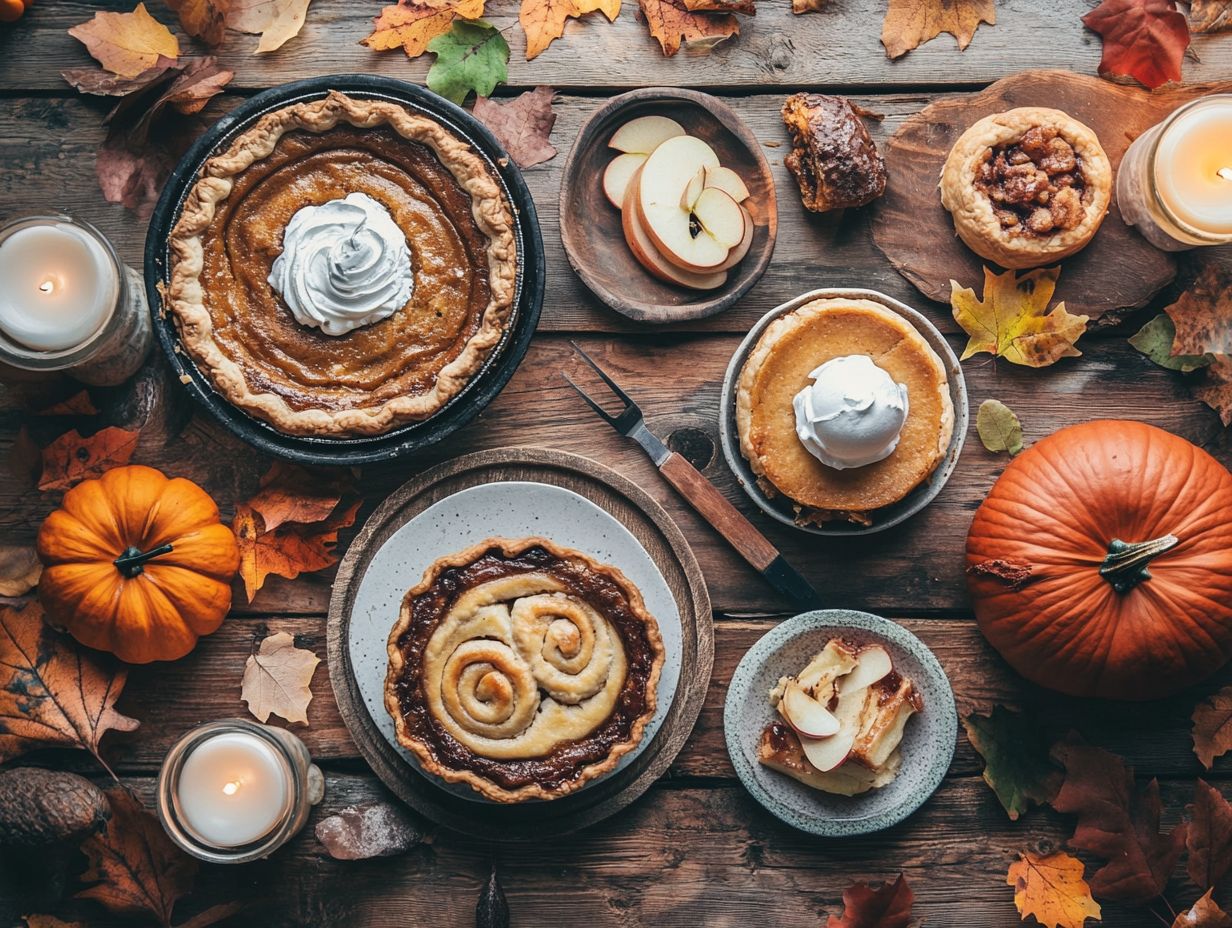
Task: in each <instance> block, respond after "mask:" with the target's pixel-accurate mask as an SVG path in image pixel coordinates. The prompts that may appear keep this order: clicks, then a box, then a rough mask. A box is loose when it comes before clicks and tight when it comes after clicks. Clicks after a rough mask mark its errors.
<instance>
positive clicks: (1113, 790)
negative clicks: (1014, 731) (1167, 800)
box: [1052, 734, 1186, 902]
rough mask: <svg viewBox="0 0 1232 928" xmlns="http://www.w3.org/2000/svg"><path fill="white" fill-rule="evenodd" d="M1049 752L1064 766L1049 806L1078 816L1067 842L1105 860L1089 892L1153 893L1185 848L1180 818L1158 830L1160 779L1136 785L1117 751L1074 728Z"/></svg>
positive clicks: (1135, 897)
mask: <svg viewBox="0 0 1232 928" xmlns="http://www.w3.org/2000/svg"><path fill="white" fill-rule="evenodd" d="M1052 756H1053V758H1054V759H1055V760H1057V761H1058V762H1059V763H1060V764H1062V765H1063V766H1064V767H1065V780H1064V782H1063V783H1062V784H1061V789H1060V792H1058V793H1057V795H1056V798H1054V799H1053V800H1052V807H1053V808H1054V809H1056V810H1057V811H1058V812H1064V813H1068V814H1072V815H1077V816H1078V826H1077V828H1076V829H1075V831H1074V836H1073V837H1072V838H1070V840H1069V843H1070V846H1071V847H1075V848H1077V849H1078V850H1082V851H1087V852H1089V853H1091V854H1094V855H1096V856H1097V857H1101V858H1103V859H1104V860H1106V861H1107V863H1106V864H1105V865H1104V866H1103V867H1102V868H1101V869H1099V870H1098V871H1096V872H1095V873H1094V874H1092V876H1091V880H1090V883H1091V890H1092V892H1094V893H1095V895H1096V896H1098V897H1100V898H1101V899H1104V898H1107V899H1111V900H1115V901H1118V902H1146V901H1147V900H1150V899H1153V898H1155V897H1156V896H1158V895H1159V894H1160V893H1161V892H1163V889H1164V887H1165V886H1166V885H1167V883H1168V877H1169V876H1170V875H1171V873H1172V870H1173V868H1174V867H1175V866H1176V862H1177V860H1179V859H1180V856H1181V852H1182V851H1183V850H1184V849H1185V832H1186V828H1185V826H1184V825H1183V824H1182V825H1178V826H1177V827H1176V828H1174V829H1172V831H1171V832H1169V833H1168V834H1161V833H1160V830H1159V819H1160V802H1159V781H1158V780H1151V782H1150V783H1148V784H1147V785H1146V786H1145V787H1144V788H1142V789H1141V790H1139V789H1137V788H1136V784H1135V783H1134V772H1133V770H1132V769H1131V768H1129V767H1127V766H1126V765H1125V762H1124V761H1123V760H1122V759H1121V758H1120V757H1117V756H1116V755H1115V754H1110V753H1109V752H1108V751H1105V750H1103V749H1102V748H1096V747H1091V746H1090V745H1088V744H1087V743H1086V742H1084V741H1083V740H1082V739H1081V738H1079V737H1078V736H1077V735H1074V734H1071V735H1069V736H1068V737H1067V738H1066V739H1065V740H1063V741H1060V742H1058V743H1057V744H1056V745H1054V747H1053V749H1052Z"/></svg>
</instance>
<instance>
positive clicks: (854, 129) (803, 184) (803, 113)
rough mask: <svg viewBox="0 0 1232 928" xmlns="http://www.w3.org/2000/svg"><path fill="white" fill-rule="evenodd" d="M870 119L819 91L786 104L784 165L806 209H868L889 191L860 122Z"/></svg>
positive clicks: (792, 98)
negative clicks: (787, 139)
mask: <svg viewBox="0 0 1232 928" xmlns="http://www.w3.org/2000/svg"><path fill="white" fill-rule="evenodd" d="M797 12H799V11H797ZM868 115H871V114H869V113H868V112H867V111H866V110H863V109H860V108H858V107H856V106H853V105H852V103H851V101H849V100H846V99H844V98H843V97H831V96H827V95H825V94H820V93H797V94H792V95H791V96H790V97H788V98H787V101H786V102H785V103H784V104H783V122H784V123H785V124H786V126H787V128H788V130H789V131H790V132H791V138H792V148H791V152H790V153H789V154H788V155H787V157H786V158H785V159H784V162H783V163H784V164H786V165H787V167H788V169H789V170H790V171H791V173H792V174H794V175H795V176H796V183H797V184H799V186H800V198H801V199H802V200H803V201H804V206H805V208H806V209H810V210H812V211H813V212H815V213H822V212H825V211H827V210H831V209H843V208H844V207H849V206H864V205H865V204H866V203H871V202H872V201H873V200H875V199H877V197H879V196H881V194H882V193H884V192H885V186H886V166H885V161H884V160H882V157H881V154H880V153H879V152H878V151H877V146H876V145H875V144H874V143H873V139H872V136H870V135H869V134H868V129H867V128H866V127H865V125H864V122H863V121H862V120H861V119H860V117H861V116H868Z"/></svg>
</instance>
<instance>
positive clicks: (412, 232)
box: [165, 91, 517, 437]
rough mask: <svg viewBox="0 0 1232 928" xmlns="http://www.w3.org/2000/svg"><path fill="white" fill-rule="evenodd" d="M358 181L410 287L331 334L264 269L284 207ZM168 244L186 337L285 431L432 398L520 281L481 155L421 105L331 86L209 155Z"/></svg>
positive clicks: (471, 353)
mask: <svg viewBox="0 0 1232 928" xmlns="http://www.w3.org/2000/svg"><path fill="white" fill-rule="evenodd" d="M357 190H358V192H364V193H367V194H368V195H370V196H372V197H373V198H374V199H376V200H377V201H378V202H381V203H382V204H383V205H385V206H386V208H388V209H389V211H390V213H391V215H392V216H394V218H395V221H396V222H397V223H398V224H399V226H400V227H401V228H402V229H403V231H404V232H406V233H407V239H408V243H409V245H410V248H411V256H412V257H411V260H412V266H413V271H414V274H415V283H416V286H415V292H414V294H413V295H412V297H411V300H410V301H409V302H408V303H407V305H406V306H405V307H403V308H402V309H400V310H399V311H398V312H396V313H394V314H393V315H392V316H391V317H389V318H388V319H384V320H382V321H380V322H377V323H374V324H372V325H367V326H361V327H360V328H358V329H355V330H354V331H352V332H349V333H347V334H346V335H343V336H329V335H326V334H324V333H322V332H320V331H319V330H318V329H314V328H309V327H307V326H301V325H299V324H298V323H296V322H295V321H294V318H293V317H292V315H291V313H290V310H289V309H287V307H286V306H285V304H284V303H283V302H282V300H281V298H280V297H279V296H278V295H277V293H276V292H275V291H273V289H272V287H270V286H269V285H268V283H267V281H266V277H267V276H268V272H269V268H270V266H271V265H272V263H273V260H274V259H275V258H276V257H277V255H278V253H280V252H281V250H282V232H283V229H284V228H285V225H286V223H287V222H288V221H289V220H290V218H291V215H292V214H293V212H294V210H295V209H296V208H298V207H300V206H305V205H309V204H312V203H316V204H319V203H324V202H327V201H329V200H332V199H335V198H338V197H339V196H345V194H346V193H350V192H356V191H357ZM168 245H169V249H170V271H171V273H170V282H169V287H168V292H167V294H166V296H167V299H166V301H165V302H166V304H167V305H168V306H169V308H170V311H171V313H172V314H173V316H174V318H175V321H176V324H177V326H178V328H179V332H180V338H181V341H182V343H183V346H184V349H185V350H186V351H187V353H188V354H189V355H190V356H191V357H192V359H193V360H194V362H195V363H196V364H197V366H198V368H199V369H200V370H201V371H202V372H203V373H204V374H205V375H206V376H207V377H208V378H209V380H210V382H211V383H212V384H213V386H214V388H215V389H216V390H217V391H218V392H219V393H220V394H221V395H222V396H224V397H225V398H226V399H227V400H228V401H229V402H230V403H232V404H234V405H235V406H238V407H239V408H241V409H243V410H245V411H247V412H248V413H249V414H251V415H253V416H255V417H257V418H259V419H262V420H264V421H265V422H268V423H269V424H270V425H272V426H274V428H276V429H278V430H279V431H281V432H284V433H286V434H290V435H305V436H322V437H344V436H360V435H379V434H383V433H385V432H388V431H389V430H391V429H393V428H395V427H397V426H400V425H402V424H405V423H407V422H411V421H417V420H422V419H425V418H427V417H429V416H431V415H433V414H434V413H436V412H438V411H439V410H440V409H441V408H442V407H444V405H445V404H446V403H447V402H449V400H450V399H452V398H453V397H455V396H456V395H457V394H458V393H459V392H460V391H461V390H462V389H463V388H464V387H465V386H466V385H467V384H468V383H469V382H470V380H471V379H472V378H473V377H474V376H475V374H476V373H477V372H478V371H479V370H480V369H481V368H482V367H483V365H484V363H485V362H486V360H487V359H488V357H489V356H490V355H491V353H492V352H493V351H494V350H495V348H496V347H497V345H498V344H499V343H500V341H501V339H502V337H503V335H504V332H505V329H506V327H507V326H508V324H509V320H510V316H511V314H512V309H513V304H514V296H515V292H516V283H517V280H516V278H517V247H516V237H515V234H514V219H513V211H512V209H511V207H510V205H509V203H508V202H507V201H506V198H505V195H504V192H503V190H502V188H501V185H500V184H499V183H498V181H497V179H496V178H495V177H494V176H493V175H492V173H491V171H490V168H489V166H488V164H487V162H486V161H485V160H484V159H483V158H482V157H481V156H480V155H479V154H478V153H477V152H476V151H475V150H474V149H473V148H472V147H471V145H470V144H469V143H468V142H466V141H464V140H463V139H461V138H459V137H458V136H456V135H454V134H453V133H452V132H451V131H449V130H448V129H447V128H445V127H444V126H442V125H441V124H439V123H438V122H436V121H435V120H433V119H432V118H431V117H429V116H426V115H423V114H421V113H418V112H414V111H412V110H410V109H408V108H406V107H404V106H401V105H399V104H397V103H392V102H388V101H384V100H369V99H359V98H354V97H348V96H346V95H345V94H342V93H339V92H337V91H331V92H330V94H329V95H328V96H327V97H325V98H323V99H320V100H314V101H311V102H307V103H298V104H294V105H292V106H287V107H285V108H283V109H279V110H275V111H274V112H271V113H269V114H267V115H265V116H263V117H262V118H261V119H260V120H258V121H257V123H256V124H255V125H254V126H253V127H252V128H251V129H248V130H247V131H245V132H243V133H241V134H240V135H239V136H237V137H236V138H235V139H234V141H232V142H231V144H230V145H228V146H227V148H226V149H225V150H223V151H222V152H220V153H219V154H217V155H215V156H214V157H212V158H210V159H209V160H208V161H207V162H206V163H205V166H204V168H203V169H202V172H201V176H200V177H199V179H198V180H197V181H196V183H195V184H194V185H193V187H192V188H191V190H190V191H189V194H188V197H187V199H186V200H185V204H184V208H183V210H182V212H181V214H180V218H179V220H178V221H177V223H176V225H175V227H174V229H173V230H172V232H171V235H170V238H169V242H168ZM240 246H243V248H242V249H241V248H240ZM421 252H422V254H421Z"/></svg>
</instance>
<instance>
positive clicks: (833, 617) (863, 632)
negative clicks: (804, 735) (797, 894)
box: [723, 609, 958, 838]
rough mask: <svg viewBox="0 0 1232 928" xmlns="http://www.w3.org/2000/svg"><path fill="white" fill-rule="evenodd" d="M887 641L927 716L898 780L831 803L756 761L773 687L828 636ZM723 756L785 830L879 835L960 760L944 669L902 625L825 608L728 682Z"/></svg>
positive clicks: (916, 724) (756, 651) (786, 627)
mask: <svg viewBox="0 0 1232 928" xmlns="http://www.w3.org/2000/svg"><path fill="white" fill-rule="evenodd" d="M839 637H841V638H844V639H847V640H848V641H852V642H854V643H856V644H861V645H864V644H874V643H877V644H881V645H884V646H885V647H886V649H887V650H888V651H889V652H890V656H891V658H893V660H894V667H895V669H896V670H898V671H899V672H900V673H902V674H903V675H904V676H906V677H909V678H910V679H911V681H912V682H913V683H914V684H915V685H916V686H917V687H918V688H919V691H920V695H921V696H922V697H923V700H924V711H923V712H921V713H920V714H919V715H916V716H914V717H912V718H911V719H909V720H908V721H907V729H906V732H905V734H904V736H903V743H902V751H903V766H902V770H901V771H900V772H899V774H898V777H897V778H896V779H895V780H894V782H892V783H890V784H889V785H888V786H884V787H882V788H881V789H875V790H871V791H870V792H867V793H865V794H864V795H862V796H852V797H850V798H848V797H846V796H831V795H829V794H828V793H823V792H821V791H819V790H815V789H812V788H811V787H808V786H805V785H804V784H803V783H800V782H799V781H797V780H793V779H792V778H791V777H789V776H786V775H785V774H782V773H778V772H777V771H774V770H771V769H769V768H768V767H763V766H762V765H761V764H760V763H758V762H757V743H758V741H759V740H760V738H761V733H762V730H763V729H764V728H765V727H766V725H768V724H769V723H770V722H771V721H773V720H774V719H776V718H778V713H777V712H776V711H775V710H774V708H773V707H771V705H770V699H769V695H768V694H769V692H770V688H771V687H772V686H774V684H775V683H776V682H777V681H778V679H779V677H782V676H786V675H790V674H795V673H799V671H800V670H801V669H803V667H804V665H805V664H807V663H808V661H809V659H810V658H811V657H812V656H813V655H814V654H816V653H817V652H818V651H820V650H821V649H822V648H823V647H825V644H826V642H827V641H829V640H830V639H831V638H839ZM723 732H724V734H725V736H726V738H727V753H728V754H730V755H731V760H732V764H734V765H735V767H736V773H737V775H739V777H740V780H741V782H742V783H744V785H745V787H746V788H747V789H748V791H749V792H750V793H752V794H753V798H754V799H756V800H757V801H758V802H760V803H761V804H762V805H763V806H765V807H766V809H768V810H769V811H770V812H772V813H773V814H774V815H775V816H777V817H778V818H780V819H782V820H783V821H785V822H786V823H787V824H788V825H792V826H794V827H796V828H799V829H800V830H801V831H807V832H810V833H812V834H815V835H822V836H823V837H827V838H837V837H846V836H848V835H863V834H868V833H869V832H874V831H881V830H882V829H883V828H889V827H890V826H891V825H896V824H898V823H899V822H901V821H902V820H903V819H905V818H906V817H907V816H908V815H910V814H911V813H912V812H914V811H915V810H916V809H918V808H919V807H920V805H921V804H922V803H923V802H924V800H926V799H927V798H928V797H929V796H931V795H932V794H933V793H934V792H935V791H936V789H937V787H938V786H939V785H941V780H942V779H943V778H944V777H945V772H946V771H947V770H948V769H949V767H950V761H951V760H952V759H953V757H954V746H955V743H956V741H957V738H958V711H957V709H955V708H954V693H953V691H952V690H951V689H950V681H949V680H948V679H947V678H946V676H945V671H944V670H942V669H941V664H939V663H938V662H937V658H936V657H934V656H933V652H932V651H930V650H928V648H927V647H926V646H925V645H924V643H923V642H922V641H920V639H919V638H917V637H916V636H915V635H913V634H911V632H909V631H907V630H906V629H905V628H903V627H902V626H901V625H897V624H896V623H894V622H891V621H889V620H888V619H883V618H881V617H880V616H876V615H871V614H869V613H867V612H853V611H851V610H848V609H819V610H817V611H815V612H805V613H803V614H802V615H798V616H796V617H795V618H793V619H788V620H787V621H786V622H783V623H782V624H781V625H778V626H776V627H775V628H773V629H771V630H770V631H768V632H766V634H765V635H763V636H762V637H761V639H760V640H759V641H758V642H757V643H756V644H755V645H753V647H751V648H749V650H748V653H746V654H745V655H744V657H743V658H742V659H741V661H740V664H739V666H738V667H736V672H735V674H733V675H732V681H731V685H730V686H729V687H728V690H727V701H726V703H725V704H724V707H723Z"/></svg>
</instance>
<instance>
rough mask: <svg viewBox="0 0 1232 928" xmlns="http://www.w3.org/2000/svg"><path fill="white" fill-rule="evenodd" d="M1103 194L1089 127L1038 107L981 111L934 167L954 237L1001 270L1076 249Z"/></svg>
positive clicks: (1108, 170) (1105, 177) (1106, 195)
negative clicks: (985, 113)
mask: <svg viewBox="0 0 1232 928" xmlns="http://www.w3.org/2000/svg"><path fill="white" fill-rule="evenodd" d="M1111 199H1112V166H1111V164H1110V163H1109V162H1108V156H1107V155H1106V154H1105V153H1104V149H1103V147H1102V146H1101V145H1100V144H1099V139H1098V138H1097V137H1096V135H1095V133H1094V132H1092V131H1091V129H1089V128H1088V127H1087V126H1085V125H1083V124H1082V123H1081V122H1079V121H1078V120H1076V119H1074V118H1073V117H1072V116H1070V115H1068V114H1066V113H1063V112H1061V111H1060V110H1055V109H1049V108H1048V107H1042V106H1023V107H1019V108H1017V109H1012V110H1009V111H1007V112H1004V113H995V114H993V115H991V116H985V117H984V118H983V119H981V120H979V121H978V122H976V123H975V124H974V125H973V126H971V128H969V129H968V130H967V131H966V132H964V133H963V134H962V135H961V136H960V137H959V139H958V141H957V142H955V143H954V147H953V148H952V149H951V150H950V154H949V156H948V157H947V158H946V161H945V165H944V167H943V168H942V171H941V203H942V205H943V206H945V208H946V209H948V210H949V211H950V213H951V215H952V216H953V218H954V228H955V230H956V231H957V232H958V235H959V237H960V238H961V239H962V240H963V241H964V242H965V243H966V245H967V247H968V248H970V249H971V250H972V251H974V252H975V253H976V254H978V255H981V256H982V257H984V258H987V259H989V260H990V261H995V262H997V263H998V264H1000V265H1001V266H1002V267H1005V268H1026V267H1037V266H1039V265H1041V264H1047V263H1048V262H1050V261H1059V260H1061V259H1062V258H1067V257H1069V256H1070V255H1072V254H1074V253H1075V252H1077V251H1079V250H1081V249H1082V248H1084V247H1085V246H1086V245H1087V243H1088V242H1090V241H1091V239H1092V237H1093V236H1094V235H1095V233H1096V231H1098V229H1099V227H1100V224H1101V223H1102V222H1103V221H1104V215H1105V214H1106V213H1107V212H1108V204H1109V203H1110V202H1111Z"/></svg>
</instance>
